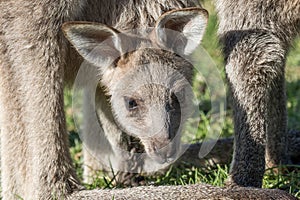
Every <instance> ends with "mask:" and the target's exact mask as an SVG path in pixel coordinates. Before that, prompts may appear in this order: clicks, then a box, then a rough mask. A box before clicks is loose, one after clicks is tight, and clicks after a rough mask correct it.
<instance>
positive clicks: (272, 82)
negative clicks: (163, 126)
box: [216, 0, 300, 187]
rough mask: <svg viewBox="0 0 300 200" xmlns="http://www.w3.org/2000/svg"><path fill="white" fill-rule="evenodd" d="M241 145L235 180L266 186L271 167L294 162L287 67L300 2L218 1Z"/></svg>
mask: <svg viewBox="0 0 300 200" xmlns="http://www.w3.org/2000/svg"><path fill="white" fill-rule="evenodd" d="M216 7H217V10H218V13H219V18H220V24H219V34H220V36H221V39H222V41H223V43H224V54H225V59H226V74H227V78H228V81H229V85H230V88H231V92H232V97H233V105H234V112H235V113H234V122H235V123H234V124H235V143H234V149H235V151H234V155H233V161H232V167H231V178H230V179H231V180H230V181H229V182H230V183H229V184H237V185H241V186H255V187H261V184H262V176H263V174H264V170H265V166H266V167H273V166H276V165H279V164H284V163H287V162H288V158H287V156H286V132H287V114H286V95H285V83H284V71H285V70H284V67H285V61H286V54H287V52H288V49H289V45H290V42H291V41H292V40H293V38H294V37H295V36H296V35H297V33H298V32H299V29H300V1H299V0H296V1H284V0H266V1H260V0H254V1H252V0H240V1H232V0H216Z"/></svg>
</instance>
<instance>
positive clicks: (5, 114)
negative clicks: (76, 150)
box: [0, 0, 292, 199]
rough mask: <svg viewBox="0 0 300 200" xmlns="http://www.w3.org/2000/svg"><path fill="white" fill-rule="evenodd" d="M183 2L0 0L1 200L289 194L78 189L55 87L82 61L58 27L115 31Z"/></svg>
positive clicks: (187, 189)
mask: <svg viewBox="0 0 300 200" xmlns="http://www.w3.org/2000/svg"><path fill="white" fill-rule="evenodd" d="M191 6H198V4H197V3H195V2H194V1H186V0H182V1H180V0H178V1H169V0H158V1H134V0H121V1H119V0H118V1H117V0H110V1H106V0H99V1H92V0H65V1H50V0H41V1H38V0H34V1H25V0H20V1H13V0H2V1H0V10H1V13H0V77H1V79H0V105H1V112H0V114H1V170H2V172H1V175H2V196H3V199H15V198H17V197H18V196H19V197H21V198H24V199H51V198H58V199H60V198H63V197H69V198H70V199H99V198H100V199H105V198H107V199H112V198H113V196H114V195H116V196H119V197H118V198H123V199H124V198H129V197H130V198H131V197H132V198H143V197H149V195H152V196H151V197H153V194H156V196H155V198H157V199H159V198H160V199H162V198H169V197H171V198H174V199H177V198H180V199H186V198H190V197H192V198H195V199H204V198H207V197H208V198H211V199H214V198H217V199H218V198H219V199H222V198H223V196H224V198H227V199H230V198H236V197H241V198H250V197H253V196H252V195H255V198H260V197H261V195H267V197H269V198H273V197H275V198H276V197H277V198H286V199H292V197H291V196H290V195H288V194H286V193H285V192H282V191H270V190H260V189H251V188H250V189H243V188H241V189H238V190H225V192H224V193H223V191H224V190H223V189H220V188H214V187H210V186H205V185H202V186H201V185H191V186H180V187H158V188H154V187H141V188H135V189H130V190H129V191H131V193H128V190H117V191H101V190H100V191H81V189H82V186H81V185H80V184H79V182H78V179H77V177H76V175H75V172H74V169H73V166H72V163H71V159H70V155H69V149H68V142H67V133H66V129H65V117H64V110H63V86H64V83H65V81H64V80H65V79H67V80H69V81H70V82H72V80H74V75H75V74H76V72H77V70H78V67H79V65H80V63H81V62H82V58H81V57H79V56H78V55H77V54H76V53H75V52H74V49H72V48H70V46H69V44H68V42H67V41H66V40H65V38H64V37H63V34H62V32H61V30H60V28H61V25H62V24H63V22H66V21H76V20H86V21H97V22H101V23H104V24H107V25H109V26H114V25H116V24H118V25H117V26H115V28H117V29H119V30H123V29H125V28H127V29H130V28H141V27H143V26H150V25H153V24H154V22H155V21H156V20H157V19H158V17H159V16H161V15H162V13H164V12H166V11H168V10H172V9H178V8H183V7H191ZM128 11H130V12H128ZM249 37H251V34H250V36H249ZM236 159H239V158H236ZM237 163H238V162H237ZM238 164H240V163H238ZM241 166H243V165H241ZM233 169H235V168H233ZM240 169H243V168H240ZM248 175H249V174H246V176H248ZM243 176H245V174H243ZM180 188H181V189H180ZM215 191H216V192H217V193H218V195H215V194H216V193H214V192H215ZM234 191H236V192H234ZM266 193H267V194H266ZM133 195H134V196H133ZM235 195H236V196H235ZM99 196H100V197H99Z"/></svg>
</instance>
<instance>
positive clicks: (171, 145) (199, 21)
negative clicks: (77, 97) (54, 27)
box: [63, 8, 208, 163]
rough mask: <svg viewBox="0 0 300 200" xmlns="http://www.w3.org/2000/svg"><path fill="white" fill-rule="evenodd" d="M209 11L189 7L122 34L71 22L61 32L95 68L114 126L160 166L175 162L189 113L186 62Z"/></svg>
mask: <svg viewBox="0 0 300 200" xmlns="http://www.w3.org/2000/svg"><path fill="white" fill-rule="evenodd" d="M207 16H208V15H207V12H206V11H205V10H204V9H201V8H187V9H180V10H174V11H169V12H167V13H165V14H163V15H162V16H161V17H160V18H159V19H158V20H157V22H156V25H155V27H154V28H151V29H150V28H149V29H143V30H133V31H126V32H125V31H123V32H122V33H121V32H120V31H118V30H116V29H114V28H112V27H108V26H106V25H103V24H95V23H86V22H69V23H66V24H65V25H64V26H63V31H64V33H65V35H66V36H67V38H68V39H69V40H70V42H71V43H72V44H73V45H74V47H75V48H76V49H77V51H78V52H79V53H80V54H81V55H82V56H83V57H84V58H85V59H86V60H87V61H88V62H90V63H91V64H93V65H95V66H97V67H98V68H99V72H100V74H101V75H100V76H101V78H100V79H101V83H102V85H104V86H105V87H106V90H107V93H108V95H110V96H111V98H110V99H111V106H112V111H113V113H114V116H115V120H116V122H117V124H118V125H119V126H120V127H121V128H122V129H123V130H124V131H125V132H126V133H128V134H130V135H133V136H135V137H138V138H139V139H140V140H141V142H142V143H143V145H144V146H145V150H146V152H147V154H148V155H149V156H150V157H151V158H153V159H154V160H156V161H157V162H159V163H165V162H171V161H173V160H174V159H175V158H176V156H177V153H178V150H179V147H180V130H181V124H182V123H183V122H184V120H185V119H186V117H187V116H188V114H189V112H191V111H190V110H189V105H190V104H191V103H190V100H191V99H190V97H191V93H192V91H191V89H190V84H191V81H192V76H193V66H192V65H191V64H190V63H189V62H188V61H187V60H186V59H185V57H186V56H187V55H189V54H190V53H192V52H193V51H194V50H195V49H196V47H197V46H198V45H199V44H200V41H201V39H202V36H203V34H204V30H205V27H206V23H207Z"/></svg>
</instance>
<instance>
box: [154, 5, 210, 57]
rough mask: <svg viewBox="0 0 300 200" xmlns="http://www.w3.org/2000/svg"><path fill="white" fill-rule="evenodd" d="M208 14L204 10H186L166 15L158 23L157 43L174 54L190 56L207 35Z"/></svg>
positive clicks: (156, 26)
mask: <svg viewBox="0 0 300 200" xmlns="http://www.w3.org/2000/svg"><path fill="white" fill-rule="evenodd" d="M207 21H208V12H207V11H206V10H205V9H203V8H197V7H195V8H184V9H178V10H172V11H169V12H166V13H164V14H163V15H162V16H161V17H160V18H159V19H158V20H157V22H156V25H155V37H156V42H157V43H158V44H159V45H161V46H163V47H166V48H168V49H172V50H173V51H174V52H176V53H179V54H183V55H189V54H191V53H192V52H193V51H194V50H195V49H196V48H197V47H198V45H199V44H200V42H201V40H202V37H203V35H204V33H205V28H206V25H207Z"/></svg>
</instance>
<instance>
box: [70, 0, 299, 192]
mask: <svg viewBox="0 0 300 200" xmlns="http://www.w3.org/2000/svg"><path fill="white" fill-rule="evenodd" d="M201 3H202V5H203V7H204V8H206V9H207V10H208V11H209V13H210V17H209V23H208V27H207V30H206V34H205V36H204V39H203V42H202V46H203V48H204V49H205V50H206V51H207V52H208V53H209V55H210V56H211V57H212V59H213V61H214V63H215V64H216V66H217V68H218V69H219V70H220V71H221V72H222V73H223V77H225V75H224V63H223V57H222V53H221V48H220V45H219V43H218V38H217V16H216V13H215V11H214V6H213V4H212V1H210V0H202V1H201ZM224 81H225V78H224ZM286 86H287V96H288V103H287V109H288V127H289V128H290V129H298V130H299V129H300V123H299V120H300V103H299V102H300V39H299V38H298V39H297V40H296V41H295V43H294V44H293V47H292V49H291V51H290V53H289V56H288V59H287V69H286ZM194 90H195V93H196V94H197V96H198V98H199V101H200V105H201V110H202V112H201V113H200V114H201V120H202V123H201V125H200V126H199V129H198V131H197V139H198V141H201V138H203V137H204V135H205V134H206V130H207V124H208V123H206V122H207V121H208V120H209V117H210V116H209V109H210V96H209V93H208V91H207V88H206V85H205V82H204V80H203V78H202V79H201V77H200V78H197V77H195V83H194ZM65 108H66V110H65V111H66V116H67V128H68V131H69V132H70V143H71V148H70V151H71V154H72V157H73V159H74V162H75V167H76V169H77V173H78V175H79V176H80V177H82V153H81V142H80V139H79V138H78V135H77V133H76V128H75V125H74V121H73V117H72V114H73V110H72V93H71V91H68V90H67V91H66V92H65ZM229 108H230V106H229ZM231 115H232V112H231V110H230V109H229V110H227V117H226V120H225V125H224V127H223V131H222V136H223V137H224V136H225V137H227V136H230V135H232V134H233V122H232V118H231ZM228 169H229V166H227V165H225V166H220V165H217V166H215V167H209V168H195V167H191V166H181V167H180V168H178V167H177V168H176V167H172V168H170V169H169V170H168V171H167V173H165V174H163V175H156V176H151V177H147V178H146V182H147V184H154V185H179V184H192V183H200V182H203V183H208V184H212V185H215V186H223V185H224V180H225V179H226V178H227V176H228ZM299 171H300V167H299V166H294V168H293V169H292V170H291V171H289V172H288V173H285V174H279V175H278V174H275V173H273V170H272V169H268V170H266V174H265V176H264V184H263V187H265V188H282V189H284V190H286V191H288V192H290V193H292V194H294V195H296V196H298V197H300V192H299V191H300V172H299ZM117 186H118V187H121V185H117ZM87 187H88V188H91V189H92V188H95V187H101V188H113V187H116V185H113V184H112V181H111V180H110V179H109V178H108V176H105V175H103V174H100V175H99V177H97V178H95V180H94V182H93V184H90V185H87Z"/></svg>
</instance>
